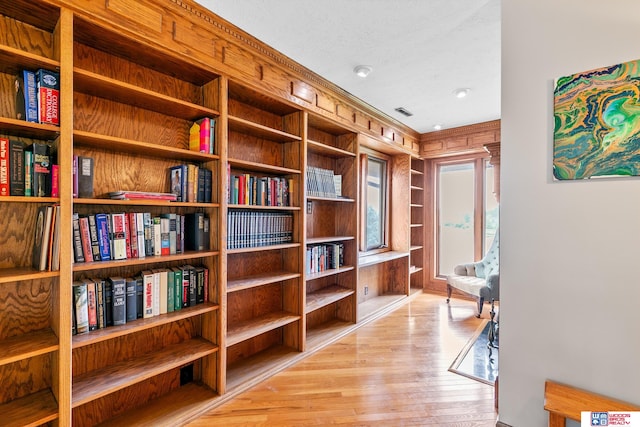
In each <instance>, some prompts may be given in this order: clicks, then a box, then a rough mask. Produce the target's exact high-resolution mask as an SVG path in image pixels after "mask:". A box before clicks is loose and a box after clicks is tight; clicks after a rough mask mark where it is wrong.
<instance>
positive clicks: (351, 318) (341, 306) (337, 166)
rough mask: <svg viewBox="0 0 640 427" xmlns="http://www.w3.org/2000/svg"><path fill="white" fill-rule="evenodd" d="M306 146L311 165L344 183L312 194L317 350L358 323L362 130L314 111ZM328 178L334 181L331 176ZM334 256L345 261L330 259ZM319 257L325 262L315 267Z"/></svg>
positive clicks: (309, 225)
mask: <svg viewBox="0 0 640 427" xmlns="http://www.w3.org/2000/svg"><path fill="white" fill-rule="evenodd" d="M306 147H307V153H306V155H307V162H306V164H307V168H310V167H311V168H318V169H321V170H325V171H330V172H331V174H332V175H335V176H338V177H339V179H338V180H337V183H336V184H334V186H335V187H337V188H339V190H338V191H337V197H326V196H312V195H307V197H306V224H305V225H306V241H305V244H306V247H305V279H306V280H305V281H306V304H305V313H306V344H307V348H308V349H313V348H315V347H318V346H320V345H321V344H323V343H326V342H327V340H329V339H331V338H333V337H335V336H336V335H339V333H340V331H341V330H344V329H345V328H348V327H350V326H351V325H352V324H353V323H355V322H356V290H357V283H358V277H357V274H358V269H357V254H358V245H357V241H358V239H357V235H358V202H357V201H358V155H357V154H358V144H357V135H356V134H355V133H354V132H352V131H349V130H346V129H344V128H341V127H339V126H337V125H334V124H332V123H330V122H328V121H327V120H325V119H323V118H321V117H318V116H315V115H312V114H309V116H308V132H307V141H306ZM307 170H308V171H309V169H307ZM331 174H330V175H331ZM305 175H306V176H307V178H306V180H307V193H310V192H311V191H310V188H309V187H310V182H309V181H310V180H313V179H314V176H313V173H311V174H305ZM325 181H328V183H329V184H331V183H332V180H331V176H329V177H328V178H327V179H325ZM334 182H336V180H334ZM312 194H313V193H312ZM314 250H315V251H316V252H317V251H320V252H321V255H317V253H316V252H314ZM312 254H313V255H312ZM334 257H337V258H338V259H339V260H340V261H341V262H335V263H333V262H330V259H331V261H332V259H333V258H334ZM318 261H319V263H320V264H321V266H320V267H318V268H312V266H313V267H315V265H314V264H315V263H316V262H318ZM331 264H333V265H331ZM336 264H337V268H336Z"/></svg>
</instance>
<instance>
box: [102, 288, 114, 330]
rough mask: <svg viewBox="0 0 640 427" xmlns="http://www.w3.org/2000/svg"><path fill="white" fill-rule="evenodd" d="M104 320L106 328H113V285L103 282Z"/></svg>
mask: <svg viewBox="0 0 640 427" xmlns="http://www.w3.org/2000/svg"><path fill="white" fill-rule="evenodd" d="M104 319H105V325H106V326H113V284H112V283H111V281H109V280H105V282H104Z"/></svg>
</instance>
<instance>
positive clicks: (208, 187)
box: [203, 169, 213, 203]
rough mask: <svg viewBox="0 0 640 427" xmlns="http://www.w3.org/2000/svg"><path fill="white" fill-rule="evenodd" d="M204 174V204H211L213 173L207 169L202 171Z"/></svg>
mask: <svg viewBox="0 0 640 427" xmlns="http://www.w3.org/2000/svg"><path fill="white" fill-rule="evenodd" d="M203 170H204V173H205V178H204V200H203V202H204V203H211V194H212V191H213V171H211V170H209V169H203Z"/></svg>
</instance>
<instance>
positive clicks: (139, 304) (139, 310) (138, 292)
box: [136, 276, 144, 319]
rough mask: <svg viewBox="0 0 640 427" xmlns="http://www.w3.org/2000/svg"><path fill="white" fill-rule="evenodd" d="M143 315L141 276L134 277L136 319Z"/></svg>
mask: <svg viewBox="0 0 640 427" xmlns="http://www.w3.org/2000/svg"><path fill="white" fill-rule="evenodd" d="M143 315H144V282H143V280H142V276H136V318H138V319H142V316H143Z"/></svg>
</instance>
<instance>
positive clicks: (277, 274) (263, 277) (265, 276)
mask: <svg viewBox="0 0 640 427" xmlns="http://www.w3.org/2000/svg"><path fill="white" fill-rule="evenodd" d="M298 277H300V273H297V272H288V271H267V272H264V273H259V274H254V275H252V276H243V277H237V278H233V279H232V278H228V279H227V292H237V291H242V290H245V289H251V288H255V287H258V286H264V285H269V284H271V283H277V282H282V281H285V280H290V279H296V278H298Z"/></svg>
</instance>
